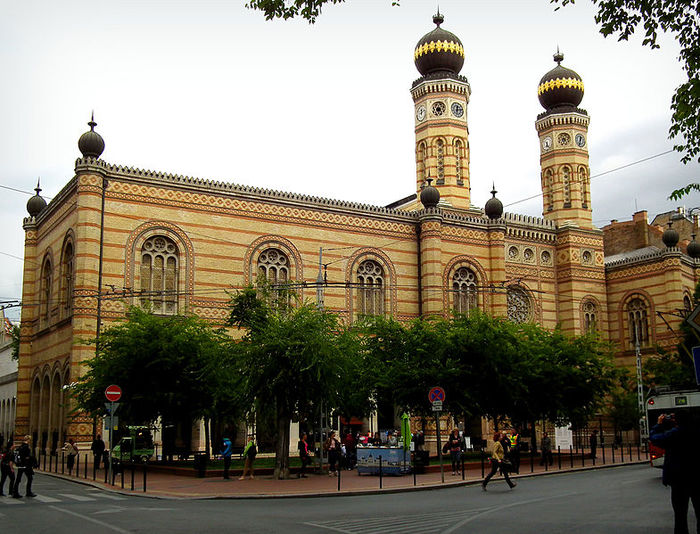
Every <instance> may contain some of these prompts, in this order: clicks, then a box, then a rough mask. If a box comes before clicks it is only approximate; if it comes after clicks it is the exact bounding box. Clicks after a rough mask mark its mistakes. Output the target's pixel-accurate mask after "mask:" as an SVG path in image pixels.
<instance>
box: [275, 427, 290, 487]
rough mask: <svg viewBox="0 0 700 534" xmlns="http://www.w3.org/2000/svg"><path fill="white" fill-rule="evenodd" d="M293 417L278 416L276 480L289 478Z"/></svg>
mask: <svg viewBox="0 0 700 534" xmlns="http://www.w3.org/2000/svg"><path fill="white" fill-rule="evenodd" d="M290 423H291V417H289V416H288V415H282V414H278V415H277V432H275V475H274V476H275V478H276V479H285V478H289V425H290Z"/></svg>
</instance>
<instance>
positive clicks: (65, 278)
mask: <svg viewBox="0 0 700 534" xmlns="http://www.w3.org/2000/svg"><path fill="white" fill-rule="evenodd" d="M73 287H74V275H73V243H72V242H71V241H68V242H67V243H66V245H65V246H64V247H63V254H62V257H61V299H60V300H61V310H62V313H63V315H64V316H68V315H70V314H71V312H72V311H73Z"/></svg>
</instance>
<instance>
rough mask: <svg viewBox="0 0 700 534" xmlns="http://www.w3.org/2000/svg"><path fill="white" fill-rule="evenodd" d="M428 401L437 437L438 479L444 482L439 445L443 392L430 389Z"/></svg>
mask: <svg viewBox="0 0 700 534" xmlns="http://www.w3.org/2000/svg"><path fill="white" fill-rule="evenodd" d="M428 400H429V401H430V403H431V404H432V405H433V413H435V433H436V435H437V450H438V458H439V459H440V478H441V479H442V482H443V483H444V482H445V468H444V467H443V465H442V445H441V443H440V413H441V412H442V403H443V402H444V401H445V390H444V389H442V388H441V387H440V386H435V387H432V388H430V391H429V392H428Z"/></svg>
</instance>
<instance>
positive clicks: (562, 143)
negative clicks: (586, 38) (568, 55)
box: [535, 50, 592, 228]
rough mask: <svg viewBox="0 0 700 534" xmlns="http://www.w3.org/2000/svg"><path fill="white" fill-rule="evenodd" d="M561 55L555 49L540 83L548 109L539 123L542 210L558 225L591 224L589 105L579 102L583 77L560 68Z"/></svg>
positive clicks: (542, 100)
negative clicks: (550, 64)
mask: <svg viewBox="0 0 700 534" xmlns="http://www.w3.org/2000/svg"><path fill="white" fill-rule="evenodd" d="M563 60H564V55H563V54H561V53H559V51H558V50H557V53H556V54H554V61H555V62H556V63H557V66H556V67H554V68H553V69H552V70H550V71H549V72H548V73H547V74H545V75H544V76H543V77H542V79H541V80H540V84H539V86H538V88H537V96H538V97H539V100H540V104H542V107H544V109H545V112H544V113H541V114H540V115H539V116H538V117H537V122H535V127H536V129H537V133H538V135H539V139H540V166H541V169H542V176H541V178H542V214H543V216H544V217H545V219H550V220H553V221H555V222H556V223H557V224H558V225H561V224H564V223H566V224H568V225H573V226H578V227H580V228H591V226H592V219H591V185H590V176H591V174H590V168H589V166H588V123H589V121H590V119H589V117H588V113H587V112H586V110H584V109H580V108H578V107H577V106H578V105H579V104H580V103H581V99H583V80H582V79H581V76H579V75H578V74H576V73H575V72H574V71H573V70H571V69H567V68H566V67H562V65H561V62H562V61H563Z"/></svg>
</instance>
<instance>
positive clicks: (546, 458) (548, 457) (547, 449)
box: [540, 432, 554, 465]
mask: <svg viewBox="0 0 700 534" xmlns="http://www.w3.org/2000/svg"><path fill="white" fill-rule="evenodd" d="M546 463H549V465H552V464H553V463H554V458H553V457H552V438H550V437H549V434H547V433H546V432H543V433H542V459H541V460H540V465H545V464H546Z"/></svg>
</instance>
